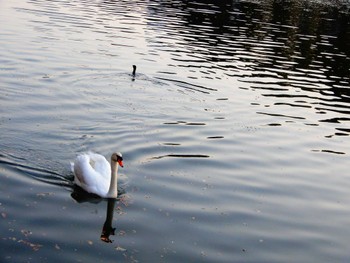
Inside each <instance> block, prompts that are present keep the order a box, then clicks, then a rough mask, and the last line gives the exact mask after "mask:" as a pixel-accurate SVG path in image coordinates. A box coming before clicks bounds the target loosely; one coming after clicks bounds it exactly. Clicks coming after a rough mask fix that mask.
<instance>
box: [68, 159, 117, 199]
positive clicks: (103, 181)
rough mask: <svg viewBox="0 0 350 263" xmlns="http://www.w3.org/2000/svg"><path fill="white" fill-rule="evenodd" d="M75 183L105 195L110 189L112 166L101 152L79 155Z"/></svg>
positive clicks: (75, 166) (75, 169) (75, 163)
mask: <svg viewBox="0 0 350 263" xmlns="http://www.w3.org/2000/svg"><path fill="white" fill-rule="evenodd" d="M74 174H75V180H74V181H75V183H76V184H77V185H79V186H80V187H82V188H83V189H84V190H85V191H87V192H89V193H94V194H97V195H99V196H102V197H104V196H105V195H106V194H107V192H108V189H109V184H110V176H111V167H110V164H109V163H108V161H107V160H106V159H105V158H104V157H103V156H102V155H99V154H94V153H88V154H81V155H79V156H78V157H77V158H76V160H75V162H74Z"/></svg>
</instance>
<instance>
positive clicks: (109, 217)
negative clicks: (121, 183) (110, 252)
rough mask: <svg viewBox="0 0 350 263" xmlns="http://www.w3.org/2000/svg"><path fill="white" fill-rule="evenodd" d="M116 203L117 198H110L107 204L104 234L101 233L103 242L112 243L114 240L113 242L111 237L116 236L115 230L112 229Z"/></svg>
mask: <svg viewBox="0 0 350 263" xmlns="http://www.w3.org/2000/svg"><path fill="white" fill-rule="evenodd" d="M115 201H116V199H115V198H109V199H108V203H107V214H106V221H105V223H104V224H103V228H102V233H101V240H102V241H104V242H106V243H112V242H113V240H111V239H110V238H109V236H110V235H113V236H114V234H115V228H114V227H112V221H113V214H114V205H115Z"/></svg>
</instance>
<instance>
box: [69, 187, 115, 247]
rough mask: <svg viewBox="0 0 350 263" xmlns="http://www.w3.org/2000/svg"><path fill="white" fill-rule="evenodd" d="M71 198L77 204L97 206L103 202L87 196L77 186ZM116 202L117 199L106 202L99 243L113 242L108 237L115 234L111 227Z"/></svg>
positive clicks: (98, 198) (96, 197)
mask: <svg viewBox="0 0 350 263" xmlns="http://www.w3.org/2000/svg"><path fill="white" fill-rule="evenodd" d="M71 196H72V198H73V199H74V200H76V201H77V202H78V203H84V202H89V203H95V204H97V203H99V202H101V201H102V200H105V199H102V198H100V197H99V196H97V195H94V194H89V193H87V192H85V191H84V190H83V189H81V188H80V187H78V186H76V187H75V188H74V191H73V192H72V194H71ZM116 200H117V199H115V198H109V199H108V202H107V212H106V220H105V222H104V224H103V227H102V232H101V237H100V239H101V241H103V242H106V243H112V242H113V240H111V239H110V238H109V237H110V236H111V235H114V234H115V228H114V227H113V226H112V221H113V215H114V207H115V202H116Z"/></svg>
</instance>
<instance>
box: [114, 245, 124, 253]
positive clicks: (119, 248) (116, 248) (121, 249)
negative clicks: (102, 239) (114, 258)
mask: <svg viewBox="0 0 350 263" xmlns="http://www.w3.org/2000/svg"><path fill="white" fill-rule="evenodd" d="M115 250H117V251H121V252H125V251H126V249H125V248H123V247H121V246H117V247H115Z"/></svg>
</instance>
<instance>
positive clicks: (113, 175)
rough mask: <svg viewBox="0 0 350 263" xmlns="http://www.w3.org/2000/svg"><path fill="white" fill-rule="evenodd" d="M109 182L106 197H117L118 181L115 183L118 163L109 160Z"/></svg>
mask: <svg viewBox="0 0 350 263" xmlns="http://www.w3.org/2000/svg"><path fill="white" fill-rule="evenodd" d="M111 170H112V173H111V182H110V185H109V190H108V194H107V196H108V197H112V198H114V197H117V196H118V185H117V183H118V181H117V179H118V178H117V177H118V163H117V162H115V161H113V160H111Z"/></svg>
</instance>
